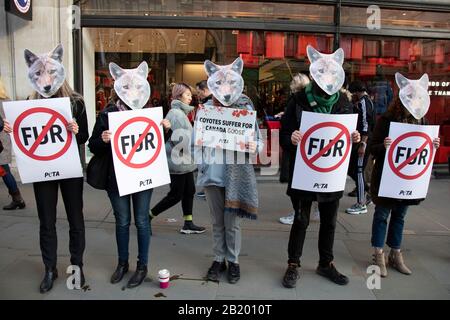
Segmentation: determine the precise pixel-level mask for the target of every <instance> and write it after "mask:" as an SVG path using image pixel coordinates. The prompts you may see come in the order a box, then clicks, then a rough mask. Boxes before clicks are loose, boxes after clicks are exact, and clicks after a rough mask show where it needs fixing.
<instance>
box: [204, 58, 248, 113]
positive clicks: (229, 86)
mask: <svg viewBox="0 0 450 320" xmlns="http://www.w3.org/2000/svg"><path fill="white" fill-rule="evenodd" d="M204 66H205V71H206V74H207V75H208V88H209V91H211V93H212V94H213V96H214V97H215V98H216V99H217V100H219V102H220V103H221V104H223V105H224V106H227V107H229V106H231V105H232V104H233V103H235V102H236V101H237V100H238V99H239V97H240V96H241V94H242V91H243V90H244V79H242V76H241V73H242V69H243V68H244V61H242V59H241V58H240V57H239V58H237V59H236V60H234V62H233V63H232V64H229V65H225V66H218V65H216V64H214V63H212V62H211V61H209V60H206V61H205V64H204Z"/></svg>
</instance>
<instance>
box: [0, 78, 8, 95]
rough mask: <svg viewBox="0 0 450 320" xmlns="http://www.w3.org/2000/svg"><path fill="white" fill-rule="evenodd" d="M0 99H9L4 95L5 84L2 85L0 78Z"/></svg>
mask: <svg viewBox="0 0 450 320" xmlns="http://www.w3.org/2000/svg"><path fill="white" fill-rule="evenodd" d="M0 99H3V100H5V99H9V97H8V94H7V93H6V88H5V84H4V83H3V79H2V78H1V77H0Z"/></svg>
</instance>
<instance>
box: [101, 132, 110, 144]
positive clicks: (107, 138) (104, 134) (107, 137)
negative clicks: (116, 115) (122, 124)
mask: <svg viewBox="0 0 450 320" xmlns="http://www.w3.org/2000/svg"><path fill="white" fill-rule="evenodd" d="M111 136H112V132H111V131H109V130H105V131H103V132H102V140H103V142H104V143H110V142H111Z"/></svg>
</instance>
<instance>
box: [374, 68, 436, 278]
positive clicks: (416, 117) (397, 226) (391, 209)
mask: <svg viewBox="0 0 450 320" xmlns="http://www.w3.org/2000/svg"><path fill="white" fill-rule="evenodd" d="M395 79H396V82H397V84H398V86H399V87H400V92H399V97H396V98H395V99H394V101H393V102H392V104H391V105H390V106H389V108H388V110H387V111H386V112H385V113H384V114H383V115H382V116H381V117H380V119H379V120H378V121H377V124H376V126H375V129H374V133H373V140H372V145H371V148H370V151H371V153H372V154H373V156H374V158H375V165H374V167H373V171H372V178H371V181H372V183H371V194H372V201H373V202H374V203H375V213H374V215H373V222H372V239H371V243H372V247H373V249H374V253H373V262H374V264H376V265H378V266H379V267H380V274H381V276H382V277H386V276H387V269H386V265H387V264H388V265H390V266H392V267H393V268H395V269H397V270H398V271H399V272H401V273H403V274H407V275H409V274H411V273H412V272H411V269H410V268H408V267H407V266H406V264H405V262H404V259H403V255H402V252H401V250H400V249H401V243H402V235H403V226H404V223H405V221H404V218H405V216H406V213H407V212H408V206H410V205H418V204H419V203H420V202H421V201H422V200H424V199H407V200H405V199H403V200H401V199H394V198H389V197H381V196H379V191H380V181H381V179H382V175H383V167H384V165H385V157H386V151H387V150H388V149H389V148H390V146H391V144H392V139H391V138H390V137H389V136H388V135H389V128H390V125H391V123H394V122H398V123H408V124H415V125H425V124H427V121H426V119H425V118H424V115H425V114H426V112H427V110H428V108H429V105H430V98H429V96H428V75H427V74H424V75H423V76H422V78H420V80H409V79H407V78H405V77H404V76H403V75H401V74H400V73H396V75H395ZM432 144H433V146H434V148H436V149H437V148H439V144H440V139H439V138H438V137H437V138H435V139H433V141H432ZM418 157H419V158H420V154H419V155H418ZM419 160H420V159H419ZM413 162H416V160H415V159H414V160H412V161H410V163H413ZM389 215H390V216H391V218H390V221H389V227H388V218H389ZM386 229H387V240H386ZM385 243H386V244H387V245H388V246H389V247H390V248H391V251H390V253H389V256H388V261H387V263H386V257H385V254H384V252H383V247H384V244H385Z"/></svg>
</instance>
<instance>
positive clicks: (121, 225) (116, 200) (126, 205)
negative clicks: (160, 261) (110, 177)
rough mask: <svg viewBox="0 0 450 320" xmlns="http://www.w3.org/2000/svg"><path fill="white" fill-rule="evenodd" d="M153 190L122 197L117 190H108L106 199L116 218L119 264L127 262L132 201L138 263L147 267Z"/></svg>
mask: <svg viewBox="0 0 450 320" xmlns="http://www.w3.org/2000/svg"><path fill="white" fill-rule="evenodd" d="M152 192H153V190H152V189H150V190H145V191H141V192H137V193H133V194H129V195H126V196H123V197H120V196H119V192H118V191H117V190H114V191H111V190H108V197H109V199H110V200H111V205H112V207H113V210H114V216H115V217H116V241H117V251H118V253H119V261H120V262H128V257H129V253H128V243H129V241H130V223H131V201H133V211H134V223H135V225H136V228H137V238H138V251H139V254H138V263H139V264H144V265H148V251H149V247H150V226H149V219H148V212H149V208H150V200H151V198H152Z"/></svg>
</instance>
